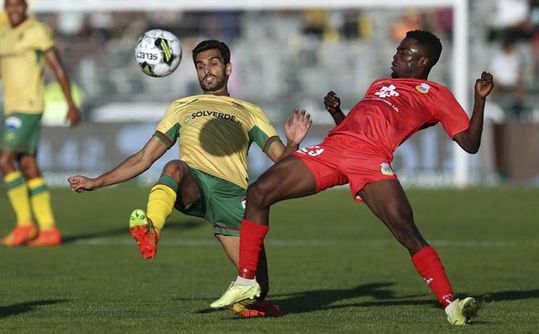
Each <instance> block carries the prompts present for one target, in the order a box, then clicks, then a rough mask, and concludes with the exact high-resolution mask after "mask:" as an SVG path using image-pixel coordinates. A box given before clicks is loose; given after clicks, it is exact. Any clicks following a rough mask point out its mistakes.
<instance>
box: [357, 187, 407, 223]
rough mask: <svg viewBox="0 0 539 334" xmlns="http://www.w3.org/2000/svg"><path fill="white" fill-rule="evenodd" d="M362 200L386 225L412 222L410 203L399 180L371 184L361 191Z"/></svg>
mask: <svg viewBox="0 0 539 334" xmlns="http://www.w3.org/2000/svg"><path fill="white" fill-rule="evenodd" d="M359 195H360V196H361V199H362V200H363V201H364V202H365V203H366V204H367V206H368V207H369V208H370V209H371V211H372V212H373V213H374V214H375V215H376V216H377V217H378V218H380V219H381V220H382V221H383V222H384V223H386V224H387V223H390V224H391V223H392V222H395V221H402V220H405V221H408V220H409V221H412V222H413V214H412V207H411V206H410V202H409V201H408V198H407V196H406V193H405V192H404V189H403V188H402V186H401V184H400V182H399V180H397V179H388V180H380V181H376V182H371V183H368V184H367V185H365V187H364V188H363V189H362V190H361V191H359Z"/></svg>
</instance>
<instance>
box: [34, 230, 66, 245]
mask: <svg viewBox="0 0 539 334" xmlns="http://www.w3.org/2000/svg"><path fill="white" fill-rule="evenodd" d="M61 243H62V235H61V234H60V230H59V229H58V228H56V227H55V226H53V227H49V228H44V229H42V230H39V233H38V234H37V238H35V239H34V240H32V241H30V243H28V246H30V247H51V246H58V245H59V244H61Z"/></svg>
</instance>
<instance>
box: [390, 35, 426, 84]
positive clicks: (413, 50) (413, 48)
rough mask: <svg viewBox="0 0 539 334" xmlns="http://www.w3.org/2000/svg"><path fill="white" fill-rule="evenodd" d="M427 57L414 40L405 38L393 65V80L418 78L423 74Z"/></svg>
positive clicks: (398, 48)
mask: <svg viewBox="0 0 539 334" xmlns="http://www.w3.org/2000/svg"><path fill="white" fill-rule="evenodd" d="M424 62H425V57H424V55H423V52H422V51H421V49H420V48H419V46H418V45H417V41H416V40H415V39H413V38H408V37H407V38H405V39H403V40H402V42H401V43H400V44H399V46H398V47H397V52H396V53H395V55H394V56H393V62H392V63H391V77H392V78H417V77H418V76H419V75H420V74H421V73H423V67H424Z"/></svg>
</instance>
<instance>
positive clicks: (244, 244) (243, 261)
mask: <svg viewBox="0 0 539 334" xmlns="http://www.w3.org/2000/svg"><path fill="white" fill-rule="evenodd" d="M268 230H269V226H267V225H258V224H255V223H253V222H250V221H248V220H246V219H244V220H242V221H241V230H240V261H239V262H240V263H239V266H240V268H239V269H240V270H239V273H238V276H240V277H243V278H247V279H253V278H255V275H256V268H257V267H258V258H259V257H260V250H261V248H262V244H263V242H264V237H265V236H266V233H268Z"/></svg>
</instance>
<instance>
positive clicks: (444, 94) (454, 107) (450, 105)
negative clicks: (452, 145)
mask: <svg viewBox="0 0 539 334" xmlns="http://www.w3.org/2000/svg"><path fill="white" fill-rule="evenodd" d="M434 116H435V117H436V118H437V119H438V120H439V121H440V123H441V124H442V127H443V128H444V130H445V132H446V133H447V135H448V136H449V137H450V138H451V139H453V138H454V137H455V135H457V134H458V133H459V132H462V131H464V130H466V129H468V126H469V124H470V121H469V119H468V115H467V114H466V111H464V109H463V108H462V106H461V105H460V104H459V102H458V101H457V99H456V98H455V96H453V94H452V93H451V92H450V91H449V89H447V88H445V87H443V88H442V89H441V90H440V93H439V96H438V98H437V99H436V105H435V108H434Z"/></svg>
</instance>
